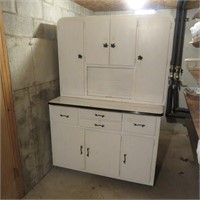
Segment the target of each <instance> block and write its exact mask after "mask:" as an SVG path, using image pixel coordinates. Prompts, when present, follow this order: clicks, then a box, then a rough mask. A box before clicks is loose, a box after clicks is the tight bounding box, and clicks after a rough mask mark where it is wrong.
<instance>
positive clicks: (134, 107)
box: [49, 96, 164, 114]
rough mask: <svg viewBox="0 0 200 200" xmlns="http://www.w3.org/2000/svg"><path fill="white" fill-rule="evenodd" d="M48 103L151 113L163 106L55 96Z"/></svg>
mask: <svg viewBox="0 0 200 200" xmlns="http://www.w3.org/2000/svg"><path fill="white" fill-rule="evenodd" d="M49 103H52V104H64V105H71V106H80V107H88V108H102V109H110V110H119V111H129V112H131V111H132V112H143V113H152V114H163V112H164V106H163V105H162V104H150V103H141V102H140V103H133V102H130V101H129V102H128V101H117V100H116V99H115V100H114V101H113V100H112V101H110V100H105V99H100V98H99V97H98V99H97V98H96V99H91V98H89V97H87V98H86V97H85V98H84V97H82V98H76V97H63V96H60V97H57V98H55V99H53V100H51V101H50V102H49Z"/></svg>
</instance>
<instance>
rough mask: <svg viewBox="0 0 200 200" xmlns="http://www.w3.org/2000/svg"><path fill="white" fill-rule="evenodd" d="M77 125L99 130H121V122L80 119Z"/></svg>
mask: <svg viewBox="0 0 200 200" xmlns="http://www.w3.org/2000/svg"><path fill="white" fill-rule="evenodd" d="M79 125H80V126H83V127H88V128H95V129H100V130H113V131H121V122H111V121H101V120H89V119H80V120H79Z"/></svg>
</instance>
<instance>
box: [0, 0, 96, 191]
mask: <svg viewBox="0 0 200 200" xmlns="http://www.w3.org/2000/svg"><path fill="white" fill-rule="evenodd" d="M0 2H1V3H2V8H3V18H4V26H5V32H6V39H7V48H8V56H9V65H10V72H11V81H12V88H13V99H14V104H15V114H16V121H17V132H18V137H19V145H20V154H21V161H22V167H23V174H24V180H25V191H26V192H28V191H29V190H30V189H32V188H33V187H34V186H35V185H36V184H37V183H38V182H39V181H40V180H41V178H42V177H43V176H45V175H46V173H47V172H48V171H49V170H50V169H51V168H52V156H51V137H50V122H49V109H48V101H49V100H51V99H53V98H55V97H57V96H59V81H58V79H59V77H58V53H57V41H56V37H57V36H56V23H57V21H58V20H59V19H60V18H61V17H70V16H82V15H92V14H93V12H91V11H90V10H88V9H85V8H83V7H81V6H79V5H77V4H75V3H74V2H72V1H71V0H0Z"/></svg>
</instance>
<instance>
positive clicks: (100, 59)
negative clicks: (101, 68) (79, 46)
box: [84, 16, 110, 65]
mask: <svg viewBox="0 0 200 200" xmlns="http://www.w3.org/2000/svg"><path fill="white" fill-rule="evenodd" d="M109 32H110V17H108V16H100V17H95V16H94V17H93V16H92V17H86V18H85V28H84V51H85V58H86V64H100V65H101V64H102V65H106V64H109Z"/></svg>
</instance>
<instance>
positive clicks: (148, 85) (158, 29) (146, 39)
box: [134, 16, 171, 104]
mask: <svg viewBox="0 0 200 200" xmlns="http://www.w3.org/2000/svg"><path fill="white" fill-rule="evenodd" d="M170 27H171V20H170V18H169V17H155V16H148V17H139V18H138V29H137V48H136V49H137V54H136V55H137V57H138V56H142V57H143V59H142V60H137V62H136V72H135V82H134V97H135V100H136V101H142V102H154V103H158V104H162V103H163V101H164V96H165V94H164V91H165V83H166V75H167V72H168V71H167V70H168V68H167V66H168V65H169V62H168V53H171V52H169V43H170V41H169V38H170V32H171V31H170Z"/></svg>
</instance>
